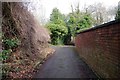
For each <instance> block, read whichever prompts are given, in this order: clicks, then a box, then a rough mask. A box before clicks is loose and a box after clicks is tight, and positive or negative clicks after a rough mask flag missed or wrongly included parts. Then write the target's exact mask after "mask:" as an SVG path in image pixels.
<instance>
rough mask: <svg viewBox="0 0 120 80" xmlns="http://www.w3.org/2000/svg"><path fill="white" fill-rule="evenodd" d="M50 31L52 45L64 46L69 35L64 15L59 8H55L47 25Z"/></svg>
mask: <svg viewBox="0 0 120 80" xmlns="http://www.w3.org/2000/svg"><path fill="white" fill-rule="evenodd" d="M46 26H47V28H48V29H49V30H50V36H51V42H52V44H55V45H56V44H63V43H64V37H65V35H67V32H68V30H67V27H66V24H65V22H64V15H63V14H61V13H60V11H59V10H58V9H57V8H54V9H53V11H52V14H51V15H50V21H49V22H48V23H47V24H46Z"/></svg>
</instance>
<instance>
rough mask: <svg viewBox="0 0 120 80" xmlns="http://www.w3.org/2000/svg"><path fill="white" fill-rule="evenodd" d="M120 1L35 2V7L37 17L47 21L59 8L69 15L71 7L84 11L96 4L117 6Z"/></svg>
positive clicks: (42, 0) (51, 0)
mask: <svg viewBox="0 0 120 80" xmlns="http://www.w3.org/2000/svg"><path fill="white" fill-rule="evenodd" d="M119 1H120V0H33V3H34V5H33V6H36V9H37V10H36V11H35V12H34V13H36V16H37V17H38V18H41V17H40V16H43V17H44V18H45V19H49V16H50V14H51V12H52V9H53V8H55V7H57V8H58V9H59V10H60V12H61V13H63V14H68V13H69V12H71V5H73V7H75V6H77V4H78V3H79V5H80V6H79V7H80V9H81V10H82V9H83V8H84V6H85V5H86V6H88V5H92V4H94V3H99V2H100V3H103V5H105V6H106V8H107V7H110V6H111V7H112V6H117V5H118V2H119Z"/></svg>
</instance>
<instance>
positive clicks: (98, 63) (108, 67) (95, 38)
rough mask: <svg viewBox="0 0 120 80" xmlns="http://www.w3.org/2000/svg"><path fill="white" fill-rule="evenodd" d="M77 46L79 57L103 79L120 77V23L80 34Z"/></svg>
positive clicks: (76, 42)
mask: <svg viewBox="0 0 120 80" xmlns="http://www.w3.org/2000/svg"><path fill="white" fill-rule="evenodd" d="M75 45H76V49H77V51H78V52H79V56H80V57H81V58H83V60H85V61H86V63H87V64H88V65H89V66H90V67H91V68H92V69H93V71H95V72H96V73H97V74H98V75H100V76H101V77H102V78H118V77H120V21H112V22H109V23H106V24H103V25H100V26H96V27H94V28H91V29H89V30H86V31H83V32H80V33H79V34H77V35H76V39H75Z"/></svg>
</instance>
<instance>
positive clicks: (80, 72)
mask: <svg viewBox="0 0 120 80" xmlns="http://www.w3.org/2000/svg"><path fill="white" fill-rule="evenodd" d="M53 48H54V49H55V50H56V52H55V53H54V54H53V55H52V56H51V58H49V59H48V60H47V61H46V62H45V63H44V64H43V65H42V67H41V68H40V69H39V71H38V72H37V73H36V75H35V76H34V77H35V78H97V77H96V75H95V74H94V73H93V72H92V71H91V69H90V68H89V67H88V66H87V65H86V63H84V61H82V60H81V59H80V58H79V56H78V55H77V53H76V52H75V50H74V47H53Z"/></svg>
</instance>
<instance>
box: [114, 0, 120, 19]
mask: <svg viewBox="0 0 120 80" xmlns="http://www.w3.org/2000/svg"><path fill="white" fill-rule="evenodd" d="M115 19H120V1H119V2H118V9H117V12H116V17H115Z"/></svg>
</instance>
